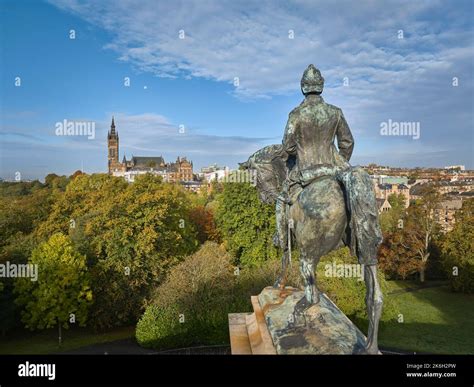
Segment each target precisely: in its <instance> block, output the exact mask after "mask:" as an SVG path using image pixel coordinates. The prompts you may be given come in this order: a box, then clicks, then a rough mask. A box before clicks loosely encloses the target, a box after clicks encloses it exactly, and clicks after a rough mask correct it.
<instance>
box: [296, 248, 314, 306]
mask: <svg viewBox="0 0 474 387" xmlns="http://www.w3.org/2000/svg"><path fill="white" fill-rule="evenodd" d="M314 267H315V262H314V260H313V259H311V258H308V257H307V256H306V254H305V253H303V252H301V255H300V272H301V276H302V277H303V282H304V297H303V298H302V299H301V300H299V301H298V302H297V303H296V305H295V314H301V313H303V312H304V311H305V310H306V309H307V308H309V307H310V306H311V305H313V304H317V303H318V302H319V290H318V288H317V287H316V274H315V273H314Z"/></svg>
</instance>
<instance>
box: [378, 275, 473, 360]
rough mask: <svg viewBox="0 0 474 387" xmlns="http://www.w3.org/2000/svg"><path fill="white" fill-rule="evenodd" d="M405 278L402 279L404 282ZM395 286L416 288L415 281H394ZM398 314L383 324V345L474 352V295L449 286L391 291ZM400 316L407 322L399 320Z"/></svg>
mask: <svg viewBox="0 0 474 387" xmlns="http://www.w3.org/2000/svg"><path fill="white" fill-rule="evenodd" d="M400 282H401V283H400ZM390 285H391V287H393V288H392V290H400V289H406V288H415V287H416V284H415V283H411V284H409V283H407V281H391V283H390ZM385 297H392V298H393V299H394V300H395V302H396V304H397V309H398V310H397V316H394V320H392V321H390V322H384V323H382V324H381V329H380V334H379V341H380V345H381V346H382V347H383V346H385V347H388V348H397V349H404V350H407V351H414V352H428V353H438V354H474V331H473V329H472V322H473V321H474V308H473V306H474V295H468V294H461V293H452V292H451V291H450V289H449V287H448V286H441V287H435V288H426V289H419V290H416V291H413V292H406V293H398V294H389V295H386V296H385ZM399 316H402V317H403V322H398V321H397V319H398V318H399Z"/></svg>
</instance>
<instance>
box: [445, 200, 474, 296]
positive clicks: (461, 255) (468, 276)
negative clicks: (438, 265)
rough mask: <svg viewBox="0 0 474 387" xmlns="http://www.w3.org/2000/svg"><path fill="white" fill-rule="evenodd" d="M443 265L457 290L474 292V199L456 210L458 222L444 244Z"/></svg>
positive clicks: (452, 285) (453, 287) (465, 202)
mask: <svg viewBox="0 0 474 387" xmlns="http://www.w3.org/2000/svg"><path fill="white" fill-rule="evenodd" d="M441 250H442V260H443V265H444V268H445V270H446V273H447V275H448V278H449V279H450V282H451V288H452V289H453V290H454V291H457V292H464V293H473V292H474V199H470V200H466V201H464V203H463V206H462V208H461V210H460V211H458V212H456V223H455V225H454V228H453V230H452V231H451V232H449V233H448V234H447V235H446V238H445V239H444V243H443V245H442V248H441Z"/></svg>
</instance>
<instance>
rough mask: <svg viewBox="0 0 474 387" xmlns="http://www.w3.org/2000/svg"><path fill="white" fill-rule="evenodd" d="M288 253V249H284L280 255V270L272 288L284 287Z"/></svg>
mask: <svg viewBox="0 0 474 387" xmlns="http://www.w3.org/2000/svg"><path fill="white" fill-rule="evenodd" d="M288 254H289V252H288V249H284V250H283V255H282V257H281V271H280V274H279V276H278V278H277V279H276V281H275V283H274V284H273V287H274V288H277V289H281V290H283V289H285V285H286V279H287V278H286V271H287V268H288V262H289V256H288Z"/></svg>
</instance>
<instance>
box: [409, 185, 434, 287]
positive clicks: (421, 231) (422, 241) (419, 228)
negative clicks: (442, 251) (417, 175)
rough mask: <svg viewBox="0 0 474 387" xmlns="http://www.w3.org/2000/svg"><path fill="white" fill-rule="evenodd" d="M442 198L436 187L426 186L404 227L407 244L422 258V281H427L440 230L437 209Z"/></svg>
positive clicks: (420, 270)
mask: <svg viewBox="0 0 474 387" xmlns="http://www.w3.org/2000/svg"><path fill="white" fill-rule="evenodd" d="M440 200H441V198H440V195H439V193H438V192H437V191H436V189H435V188H434V187H432V186H427V187H425V188H424V189H423V191H422V192H421V199H419V200H417V201H416V202H415V203H414V204H413V205H412V206H410V207H409V208H408V212H407V214H408V215H407V219H406V222H405V225H404V228H403V234H404V236H405V244H406V245H407V246H409V248H410V249H411V250H412V251H414V252H415V253H416V255H417V257H418V258H419V260H420V269H419V274H420V282H424V281H425V272H426V268H427V265H428V259H429V258H430V255H431V246H432V242H433V239H434V237H436V235H437V233H438V232H439V227H438V224H437V221H436V211H437V210H438V206H439V203H440Z"/></svg>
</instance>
